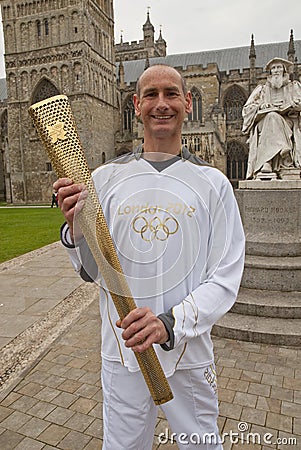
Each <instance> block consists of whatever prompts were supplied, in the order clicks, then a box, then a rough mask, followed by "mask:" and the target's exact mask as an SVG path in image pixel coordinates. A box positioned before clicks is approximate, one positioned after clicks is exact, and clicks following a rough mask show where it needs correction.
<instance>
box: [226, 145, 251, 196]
mask: <svg viewBox="0 0 301 450" xmlns="http://www.w3.org/2000/svg"><path fill="white" fill-rule="evenodd" d="M247 164H248V152H247V151H246V149H245V148H244V146H243V145H242V144H240V143H239V142H237V141H231V142H229V143H227V177H228V178H229V180H230V181H231V183H232V185H233V187H235V188H237V187H238V181H239V180H244V179H245V178H246V172H247Z"/></svg>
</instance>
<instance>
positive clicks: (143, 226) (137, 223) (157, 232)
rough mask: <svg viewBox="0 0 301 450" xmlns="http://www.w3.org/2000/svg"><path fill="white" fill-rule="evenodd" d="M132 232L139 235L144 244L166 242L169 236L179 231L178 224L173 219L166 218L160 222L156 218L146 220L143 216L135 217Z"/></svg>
mask: <svg viewBox="0 0 301 450" xmlns="http://www.w3.org/2000/svg"><path fill="white" fill-rule="evenodd" d="M132 226H133V230H134V231H135V232H136V233H138V234H140V236H141V237H142V239H143V240H144V241H146V242H152V241H153V240H154V239H156V240H157V241H166V240H167V239H168V238H169V236H171V235H172V234H176V232H177V231H178V229H179V223H178V221H177V220H176V219H174V218H173V217H166V218H165V219H164V220H161V219H160V218H159V217H158V216H155V217H153V218H152V219H151V220H149V221H148V220H147V219H146V217H144V216H141V215H140V216H137V217H135V219H134V220H133V223H132Z"/></svg>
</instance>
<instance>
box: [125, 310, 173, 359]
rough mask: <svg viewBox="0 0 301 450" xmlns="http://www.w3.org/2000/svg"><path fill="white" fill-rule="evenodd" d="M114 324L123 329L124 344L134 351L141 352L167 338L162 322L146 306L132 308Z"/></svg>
mask: <svg viewBox="0 0 301 450" xmlns="http://www.w3.org/2000/svg"><path fill="white" fill-rule="evenodd" d="M116 325H117V326H118V327H119V328H123V329H124V331H123V333H122V337H123V339H124V340H125V346H126V347H129V348H131V349H132V350H133V351H134V352H138V353H141V352H143V351H145V350H147V349H148V348H149V347H151V345H152V344H164V343H165V342H167V341H168V339H169V336H168V333H167V331H166V328H165V326H164V324H163V322H162V321H161V320H160V319H158V317H156V316H155V314H154V313H153V312H152V311H151V309H150V308H148V307H144V308H136V309H134V310H133V311H131V312H130V313H129V314H128V315H127V316H126V317H125V318H124V319H123V320H122V321H121V320H118V321H117V322H116Z"/></svg>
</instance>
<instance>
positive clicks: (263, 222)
mask: <svg viewBox="0 0 301 450" xmlns="http://www.w3.org/2000/svg"><path fill="white" fill-rule="evenodd" d="M235 195H236V199H237V202H238V206H239V209H240V214H241V218H242V222H243V225H244V230H245V233H246V254H247V255H255V256H271V257H273V256H274V257H282V256H290V257H291V256H300V257H301V224H300V218H301V180H274V181H273V180H272V181H261V180H250V181H248V180H246V181H240V182H239V189H237V190H236V191H235Z"/></svg>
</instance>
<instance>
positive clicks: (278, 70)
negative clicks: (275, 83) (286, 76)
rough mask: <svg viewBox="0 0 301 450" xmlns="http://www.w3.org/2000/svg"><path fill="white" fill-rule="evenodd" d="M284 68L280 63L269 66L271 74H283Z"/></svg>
mask: <svg viewBox="0 0 301 450" xmlns="http://www.w3.org/2000/svg"><path fill="white" fill-rule="evenodd" d="M283 73H284V69H283V65H282V64H281V63H275V64H273V65H272V67H271V75H283Z"/></svg>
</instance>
